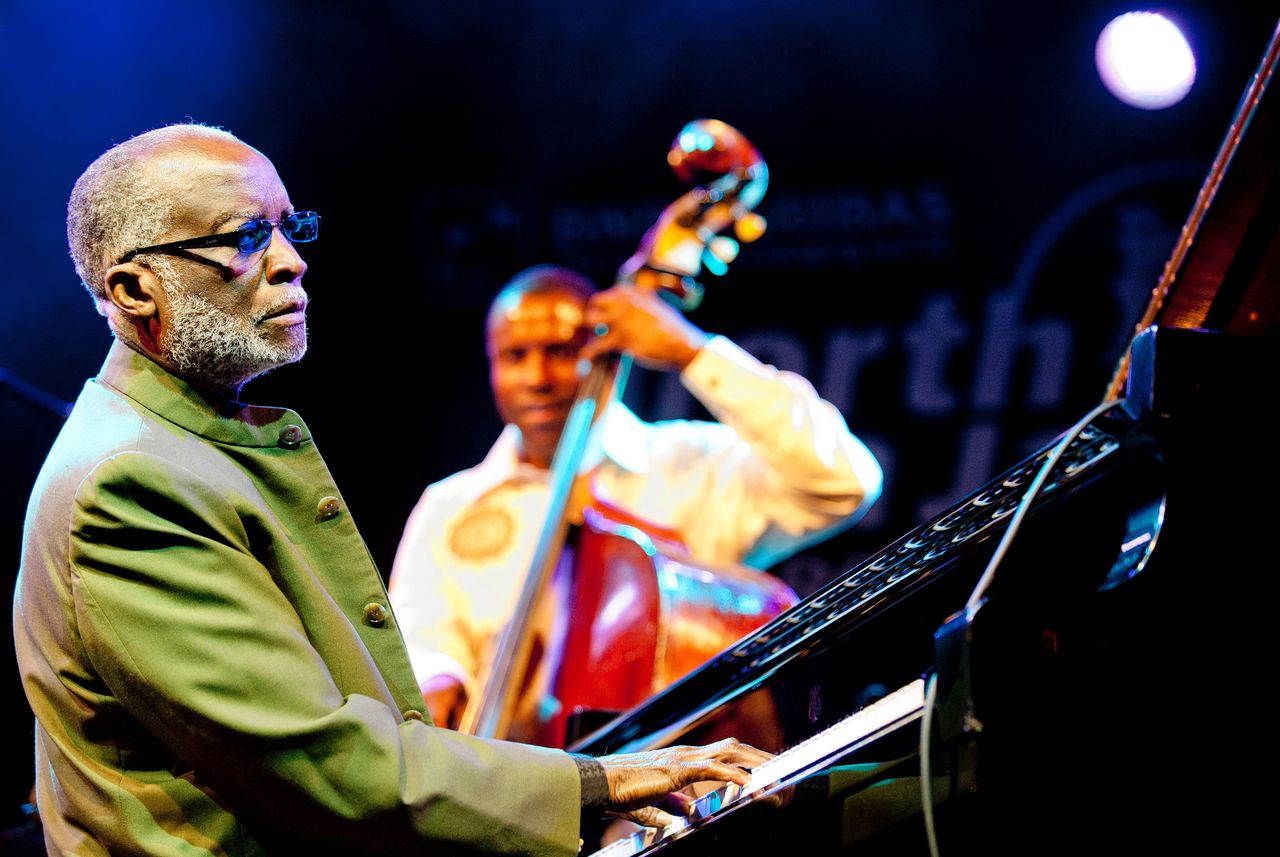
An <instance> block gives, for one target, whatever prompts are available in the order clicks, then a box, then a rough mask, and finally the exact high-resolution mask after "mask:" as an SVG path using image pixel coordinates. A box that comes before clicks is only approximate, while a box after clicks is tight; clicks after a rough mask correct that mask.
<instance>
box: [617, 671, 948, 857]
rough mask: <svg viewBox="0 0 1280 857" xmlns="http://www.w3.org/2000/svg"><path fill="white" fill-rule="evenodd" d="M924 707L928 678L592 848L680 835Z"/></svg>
mask: <svg viewBox="0 0 1280 857" xmlns="http://www.w3.org/2000/svg"><path fill="white" fill-rule="evenodd" d="M923 710H924V679H916V680H915V681H913V682H911V683H910V684H907V685H904V686H902V687H900V688H898V689H897V690H895V691H894V692H893V693H890V694H888V695H887V696H884V697H882V698H880V699H878V700H876V701H875V702H873V703H871V704H870V705H867V706H865V707H863V708H861V709H859V710H858V711H856V712H854V713H853V714H851V715H849V716H848V717H846V718H845V719H844V720H841V721H840V722H839V723H837V724H835V725H834V726H831V727H829V728H827V729H824V730H823V731H822V732H819V733H818V734H817V735H814V736H812V737H810V738H807V739H805V740H804V741H802V742H800V743H799V744H797V745H795V746H794V747H791V748H790V749H787V750H784V751H783V752H781V753H779V754H778V755H776V756H774V757H773V758H771V759H770V760H769V761H767V762H765V763H764V764H763V765H761V766H760V767H758V768H756V769H755V770H753V771H752V772H751V780H750V781H749V782H748V783H747V784H746V785H745V786H739V785H738V784H737V783H727V784H725V785H724V786H721V787H720V788H718V789H716V790H714V791H712V792H708V793H707V794H705V795H703V796H702V797H700V798H698V800H697V801H695V802H694V805H693V811H692V812H691V813H690V815H689V818H687V819H683V818H681V819H676V821H675V822H673V823H672V824H670V825H668V826H667V827H664V828H662V829H661V830H659V829H657V828H653V827H649V828H645V829H644V830H641V831H637V832H636V833H632V834H631V835H630V836H627V837H625V838H623V839H619V840H617V841H615V842H611V843H610V844H608V845H606V846H605V847H603V848H601V849H599V850H598V851H596V852H594V854H593V855H592V857H631V855H636V854H641V853H642V852H644V851H645V850H646V849H649V848H652V847H654V846H656V845H658V844H660V843H662V842H664V841H666V840H669V839H673V838H675V837H679V836H682V835H684V834H685V833H687V832H688V831H689V830H691V829H693V828H696V827H698V826H700V825H701V823H702V822H703V821H704V820H706V819H708V818H712V817H714V816H715V815H716V814H717V813H720V812H721V811H723V810H725V809H727V808H729V807H730V806H733V805H735V804H738V803H739V802H740V801H744V800H746V799H748V798H749V797H750V796H751V795H753V794H756V793H758V792H761V791H762V790H764V789H766V788H769V787H771V786H774V785H776V784H779V783H781V782H783V781H784V780H786V779H787V778H789V777H793V776H795V775H796V774H800V773H803V772H807V771H808V770H809V769H813V768H816V767H817V766H819V765H820V764H822V763H823V762H826V761H829V760H831V759H833V758H835V757H837V756H840V755H843V754H845V753H848V752H851V751H853V750H855V749H857V748H858V747H859V746H861V745H863V744H866V743H867V742H869V741H871V740H872V739H874V738H876V737H878V736H879V735H880V734H882V733H883V732H884V731H885V730H886V729H888V728H890V727H892V726H899V725H901V724H902V723H904V722H906V721H908V720H910V719H913V718H915V717H918V716H919V715H920V714H921V713H922V712H923Z"/></svg>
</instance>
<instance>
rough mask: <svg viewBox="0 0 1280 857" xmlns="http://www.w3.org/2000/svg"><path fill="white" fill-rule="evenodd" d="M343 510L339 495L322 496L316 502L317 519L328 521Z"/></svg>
mask: <svg viewBox="0 0 1280 857" xmlns="http://www.w3.org/2000/svg"><path fill="white" fill-rule="evenodd" d="M340 511H342V501H341V500H339V499H338V498H337V497H322V498H321V499H320V502H319V503H317V504H316V520H317V521H327V520H329V519H330V518H333V517H336V516H337V514H338V512H340Z"/></svg>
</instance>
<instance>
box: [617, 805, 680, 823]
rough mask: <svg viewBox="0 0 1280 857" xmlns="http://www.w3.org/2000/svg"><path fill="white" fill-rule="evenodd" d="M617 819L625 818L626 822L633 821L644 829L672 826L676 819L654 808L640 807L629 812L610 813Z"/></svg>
mask: <svg viewBox="0 0 1280 857" xmlns="http://www.w3.org/2000/svg"><path fill="white" fill-rule="evenodd" d="M611 814H612V815H616V816H617V817H618V818H625V819H626V820H627V821H634V822H635V823H636V824H640V825H643V826H645V827H666V826H667V825H669V824H673V823H674V822H675V820H676V817H675V816H674V815H672V814H671V813H669V812H667V811H665V810H661V809H658V807H656V806H642V807H640V808H639V809H633V810H631V811H630V812H618V813H611Z"/></svg>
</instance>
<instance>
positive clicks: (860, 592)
mask: <svg viewBox="0 0 1280 857" xmlns="http://www.w3.org/2000/svg"><path fill="white" fill-rule="evenodd" d="M1278 57H1280V29H1277V31H1276V33H1275V34H1274V35H1273V36H1272V38H1271V41H1270V43H1269V45H1268V48H1267V50H1266V52H1265V54H1264V56H1263V59H1262V62H1261V64H1260V66H1259V68H1258V70H1257V72H1256V73H1255V75H1254V76H1253V78H1252V79H1251V80H1250V81H1249V83H1248V86H1247V88H1246V90H1245V92H1244V95H1243V97H1242V98H1241V101H1240V103H1239V105H1238V107H1237V110H1236V113H1235V115H1234V117H1233V119H1232V122H1231V124H1230V127H1229V128H1228V131H1227V134H1226V136H1225V139H1224V141H1223V143H1222V146H1221V147H1220V149H1219V151H1218V154H1217V157H1216V158H1215V160H1214V162H1213V164H1212V167H1211V169H1210V172H1209V175H1208V176H1207V178H1206V180H1205V182H1204V184H1203V186H1202V188H1201V191H1200V193H1199V196H1198V197H1197V199H1196V201H1195V203H1194V205H1193V207H1192V211H1191V213H1190V216H1189V218H1188V220H1187V223H1186V225H1185V226H1184V227H1183V231H1182V233H1181V235H1180V236H1179V238H1178V240H1177V242H1176V244H1175V247H1174V250H1173V253H1172V255H1171V257H1170V259H1169V261H1168V262H1167V264H1166V266H1165V269H1164V272H1163V273H1162V275H1161V277H1160V280H1159V282H1158V283H1157V284H1156V287H1155V289H1154V290H1153V294H1152V298H1151V301H1150V303H1149V305H1148V307H1147V310H1146V313H1145V314H1144V317H1143V318H1142V319H1141V320H1139V323H1138V324H1137V326H1136V334H1135V337H1134V339H1133V341H1132V344H1131V346H1130V348H1129V349H1128V351H1127V353H1126V354H1124V355H1123V356H1122V357H1121V358H1120V360H1119V362H1118V366H1117V371H1116V375H1115V378H1114V379H1113V383H1112V385H1111V387H1110V389H1108V390H1107V391H1106V393H1105V395H1104V396H1103V397H1102V400H1101V401H1100V402H1099V404H1098V406H1097V407H1096V408H1094V409H1093V410H1092V411H1091V412H1090V413H1088V414H1084V415H1082V416H1081V418H1080V420H1079V421H1078V422H1077V423H1076V424H1075V425H1073V426H1071V427H1070V428H1068V429H1067V430H1066V431H1064V432H1063V433H1062V435H1061V436H1060V437H1059V438H1058V439H1057V440H1055V441H1054V442H1053V443H1052V444H1051V445H1049V446H1047V447H1045V448H1044V449H1042V450H1040V451H1039V452H1038V453H1036V454H1034V455H1032V456H1030V457H1028V458H1027V459H1025V460H1024V461H1022V462H1020V463H1019V464H1017V465H1016V466H1014V467H1012V468H1010V469H1009V470H1007V471H1006V472H1004V473H1001V474H1000V475H998V476H996V477H995V478H994V479H992V480H991V481H990V482H988V483H987V484H985V485H983V486H981V487H979V488H978V489H977V490H975V491H973V492H972V493H971V494H969V495H968V496H966V497H964V498H962V499H960V500H959V502H957V503H956V504H955V505H954V506H952V507H951V508H950V509H948V510H947V511H946V512H944V513H943V514H941V515H939V516H938V517H936V518H935V519H933V520H931V521H928V522H926V523H924V524H922V525H921V526H919V527H917V528H916V529H914V530H912V531H911V532H909V533H907V534H906V535H904V536H903V537H902V538H900V539H898V540H897V541H895V542H893V543H892V544H890V545H888V546H887V547H886V548H884V549H883V550H882V551H880V552H879V553H877V554H875V555H873V556H872V557H871V558H870V559H869V560H867V561H866V562H864V563H862V564H861V565H859V566H857V567H855V568H853V569H850V570H849V571H848V572H847V573H845V574H844V575H842V576H841V577H839V578H838V579H836V580H834V581H832V582H831V583H829V584H828V585H826V586H825V587H824V588H823V589H821V590H819V591H818V592H815V593H814V594H813V595H811V596H810V597H808V598H806V599H805V600H804V601H802V602H801V603H800V604H798V605H797V606H796V607H794V608H792V609H791V610H789V611H787V612H786V613H784V614H782V615H781V616H779V617H778V618H777V619H776V620H774V621H773V622H771V623H769V624H768V625H766V626H765V627H763V628H761V629H760V630H759V631H757V632H756V633H754V634H752V635H750V636H748V637H746V638H744V639H743V640H741V641H740V642H739V643H738V644H737V645H735V646H733V647H732V648H730V649H729V650H726V651H725V652H723V653H722V654H720V655H719V656H717V657H716V658H714V659H713V660H712V661H710V662H709V663H707V664H706V665H705V666H703V667H701V668H700V669H698V670H697V671H695V672H694V673H692V674H690V675H689V676H687V677H686V678H685V679H683V680H682V681H680V682H678V683H677V684H675V685H673V686H671V687H669V688H668V689H666V690H665V691H664V692H662V693H661V694H659V695H657V696H655V697H653V698H652V699H650V700H649V701H647V702H646V703H644V704H642V705H641V706H639V707H637V708H634V709H632V710H630V711H628V712H624V713H623V714H621V715H619V716H617V717H616V718H614V719H613V720H611V721H609V722H607V723H606V724H605V725H603V726H602V727H600V728H598V729H596V730H595V731H593V732H591V733H590V734H587V735H584V736H582V737H580V738H579V739H578V740H577V741H576V742H574V743H573V744H572V745H571V747H570V749H572V750H575V751H579V752H586V753H594V754H601V753H616V752H624V751H628V750H637V749H647V748H654V747H661V746H668V745H671V744H676V743H703V742H707V741H711V740H716V739H718V738H721V737H725V736H728V735H734V736H736V737H739V738H741V739H743V740H745V741H748V742H749V743H752V744H755V745H757V746H760V747H763V748H765V749H769V750H771V751H775V752H778V755H777V756H776V757H775V758H774V759H773V760H771V761H770V762H769V763H768V764H767V765H765V766H762V767H761V768H759V769H757V770H756V771H754V772H753V773H752V783H751V785H750V786H748V787H746V788H744V789H739V788H737V787H730V788H727V789H719V790H716V791H711V792H709V793H707V794H705V795H704V796H703V797H702V798H700V799H699V801H698V803H697V811H696V812H695V814H694V816H693V817H692V818H691V819H690V820H689V821H688V822H687V823H684V822H682V823H680V824H677V825H675V826H674V827H672V828H669V829H667V830H663V831H637V832H634V833H629V834H627V835H624V836H622V837H621V838H618V835H617V834H616V833H615V834H612V837H610V836H605V837H604V838H602V839H601V840H599V842H598V843H597V844H596V845H595V847H596V849H597V851H598V853H599V854H600V857H606V855H607V857H624V855H631V854H640V853H643V854H646V855H647V854H655V855H656V854H662V855H663V857H677V855H683V854H758V853H776V854H801V853H803V854H820V855H825V854H858V855H863V854H866V855H880V854H894V855H916V854H920V855H946V854H979V853H1006V852H1007V853H1019V852H1020V853H1027V854H1055V855H1056V854H1063V855H1065V854H1086V855H1088V854H1099V853H1102V854H1121V853H1124V854H1133V855H1137V854H1143V855H1145V854H1214V855H1238V857H1244V856H1245V855H1254V854H1261V853H1263V848H1264V846H1268V847H1267V851H1268V853H1269V852H1270V850H1271V846H1272V842H1273V840H1274V839H1275V838H1276V837H1275V836H1274V835H1272V834H1271V823H1270V819H1271V812H1272V811H1273V809H1272V803H1273V801H1272V795H1273V794H1277V792H1276V791H1275V786H1274V784H1272V783H1271V782H1270V775H1271V774H1272V772H1273V770H1274V764H1273V763H1274V761H1275V760H1276V752H1275V749H1274V745H1275V741H1274V739H1273V735H1272V729H1271V727H1272V725H1273V720H1274V714H1273V710H1272V704H1271V702H1270V700H1271V697H1272V689H1271V687H1270V685H1271V681H1272V680H1273V677H1274V675H1275V673H1274V672H1273V670H1274V669H1275V666H1274V658H1273V656H1272V653H1271V651H1270V643H1271V642H1272V637H1273V636H1274V635H1273V633H1272V629H1273V628H1277V627H1280V617H1277V616H1276V606H1275V605H1276V603H1277V602H1276V601H1275V599H1274V597H1273V596H1274V593H1275V586H1274V584H1273V582H1272V579H1273V578H1274V577H1275V576H1277V575H1278V574H1280V561H1277V559H1276V555H1275V554H1274V553H1273V549H1272V548H1271V547H1270V546H1269V543H1268V542H1267V538H1268V535H1267V534H1268V533H1272V532H1275V533H1276V534H1280V503H1278V502H1277V501H1276V499H1275V498H1274V497H1273V495H1272V491H1273V489H1275V488H1276V487H1277V486H1280V465H1278V463H1277V459H1278V458H1280V452H1278V450H1277V446H1278V445H1280V430H1278V429H1277V427H1276V423H1275V422H1273V420H1274V418H1273V417H1272V416H1271V413H1272V411H1273V410H1274V408H1273V404H1272V400H1273V399H1274V398H1275V395H1276V394H1275V390H1276V387H1274V386H1273V385H1274V384H1276V383H1277V379H1280V182H1278V181H1277V178H1276V167H1277V162H1278V161H1280V115H1277V114H1278V113H1280V105H1278V104H1277V99H1280V95H1272V96H1269V97H1264V96H1265V94H1266V92H1267V90H1268V88H1269V84H1270V83H1271V79H1272V75H1273V72H1274V71H1275V69H1276V67H1277V62H1278ZM1273 528H1274V530H1273ZM587 850H590V849H587Z"/></svg>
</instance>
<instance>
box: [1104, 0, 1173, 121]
mask: <svg viewBox="0 0 1280 857" xmlns="http://www.w3.org/2000/svg"><path fill="white" fill-rule="evenodd" d="M1094 61H1095V62H1096V63H1097V66H1098V74H1099V76H1101V78H1102V82H1103V83H1104V84H1105V85H1106V87H1107V89H1108V90H1110V91H1111V94H1112V95H1114V96H1115V97H1116V98H1118V99H1120V100H1121V101H1123V102H1124V103H1125V104H1129V105H1132V106H1134V107H1140V108H1142V109H1143V110H1159V109H1161V108H1164V107H1170V106H1172V105H1174V104H1177V103H1178V102H1179V101H1181V100H1182V99H1183V97H1184V96H1185V95H1186V94H1187V93H1188V92H1189V91H1190V90H1191V85H1192V84H1193V83H1194V82H1195V79H1196V60H1195V56H1194V55H1193V54H1192V53H1191V46H1190V45H1189V44H1187V39H1186V37H1185V36H1183V34H1182V31H1181V30H1179V29H1178V26H1177V25H1176V24H1175V23H1173V21H1170V20H1169V19H1168V18H1166V17H1164V16H1163V15H1161V14H1159V13H1158V12H1128V13H1126V14H1124V15H1121V16H1119V17H1117V18H1114V19H1112V21H1111V22H1110V23H1109V24H1107V26H1105V27H1103V28H1102V33H1101V34H1099V36H1098V43H1097V46H1096V47H1095V49H1094Z"/></svg>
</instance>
